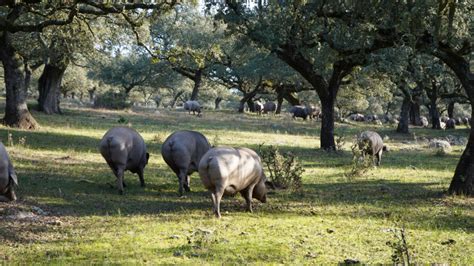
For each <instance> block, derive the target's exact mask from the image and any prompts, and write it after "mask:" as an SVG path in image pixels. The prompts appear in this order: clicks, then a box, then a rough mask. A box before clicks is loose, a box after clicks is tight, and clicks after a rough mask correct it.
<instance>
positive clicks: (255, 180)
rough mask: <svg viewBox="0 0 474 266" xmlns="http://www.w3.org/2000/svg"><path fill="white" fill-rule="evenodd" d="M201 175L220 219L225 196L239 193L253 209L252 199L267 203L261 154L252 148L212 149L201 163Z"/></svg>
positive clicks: (249, 208) (248, 207)
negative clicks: (221, 205) (222, 201)
mask: <svg viewBox="0 0 474 266" xmlns="http://www.w3.org/2000/svg"><path fill="white" fill-rule="evenodd" d="M199 176H201V181H202V183H203V184H204V186H205V187H206V188H207V189H208V190H209V191H210V192H211V198H212V203H213V211H214V213H215V215H216V216H217V217H218V218H220V217H221V212H220V203H221V199H222V196H223V195H235V194H236V193H237V192H240V194H241V195H242V196H243V197H244V198H245V201H246V203H247V210H248V211H250V212H252V198H256V199H258V200H259V201H261V202H263V203H265V202H266V201H267V196H266V195H267V189H266V187H265V180H266V178H265V174H264V173H263V167H262V162H261V160H260V157H259V156H258V155H257V154H256V153H255V152H254V151H253V150H251V149H247V148H235V149H234V148H230V147H217V148H213V149H210V150H209V151H208V152H207V153H206V154H204V156H203V157H202V159H201V162H200V163H199Z"/></svg>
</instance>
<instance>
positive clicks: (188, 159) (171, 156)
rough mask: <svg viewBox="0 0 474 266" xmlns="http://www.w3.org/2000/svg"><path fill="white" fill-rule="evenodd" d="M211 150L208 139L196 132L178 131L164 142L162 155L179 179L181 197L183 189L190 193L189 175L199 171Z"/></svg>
mask: <svg viewBox="0 0 474 266" xmlns="http://www.w3.org/2000/svg"><path fill="white" fill-rule="evenodd" d="M210 148H211V145H210V144H209V141H208V140H207V139H206V137H204V136H203V135H202V134H201V133H199V132H196V131H188V130H181V131H176V132H174V133H173V134H171V135H170V136H169V137H168V138H167V139H166V140H165V142H163V145H162V146H161V155H163V159H164V160H165V162H166V164H168V166H169V167H170V168H171V170H173V172H175V174H176V176H177V177H178V181H179V195H180V196H182V195H183V188H184V189H185V190H186V191H187V192H189V191H190V188H189V181H190V177H189V175H191V174H192V173H193V172H196V171H197V170H198V167H199V161H200V160H201V158H202V156H203V155H204V153H206V152H207V151H208V150H209V149H210Z"/></svg>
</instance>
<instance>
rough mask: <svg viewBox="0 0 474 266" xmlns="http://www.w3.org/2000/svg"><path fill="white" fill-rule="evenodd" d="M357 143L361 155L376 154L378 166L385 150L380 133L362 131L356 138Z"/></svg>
mask: <svg viewBox="0 0 474 266" xmlns="http://www.w3.org/2000/svg"><path fill="white" fill-rule="evenodd" d="M357 143H358V145H359V149H360V150H361V151H362V154H363V156H365V155H367V154H368V155H371V156H377V166H379V165H380V162H381V161H382V152H383V151H387V147H386V146H385V145H383V140H382V138H381V137H380V135H379V134H378V133H377V132H374V131H364V132H362V133H361V134H360V135H359V137H358V138H357Z"/></svg>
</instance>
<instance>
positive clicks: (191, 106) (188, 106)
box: [184, 101, 201, 116]
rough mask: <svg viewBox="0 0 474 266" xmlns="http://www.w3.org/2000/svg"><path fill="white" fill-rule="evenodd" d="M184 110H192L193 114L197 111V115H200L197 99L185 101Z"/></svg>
mask: <svg viewBox="0 0 474 266" xmlns="http://www.w3.org/2000/svg"><path fill="white" fill-rule="evenodd" d="M184 110H186V111H188V113H189V114H191V112H193V115H195V114H196V113H197V115H198V116H201V105H200V104H199V103H198V102H197V101H186V102H185V103H184Z"/></svg>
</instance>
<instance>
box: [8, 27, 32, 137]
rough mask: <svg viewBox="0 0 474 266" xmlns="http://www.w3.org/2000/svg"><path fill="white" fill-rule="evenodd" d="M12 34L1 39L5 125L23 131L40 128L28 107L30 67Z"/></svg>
mask: <svg viewBox="0 0 474 266" xmlns="http://www.w3.org/2000/svg"><path fill="white" fill-rule="evenodd" d="M9 35H10V33H7V32H4V33H3V35H2V36H1V37H0V60H1V61H2V64H3V70H4V77H3V78H4V80H5V90H6V105H5V116H4V118H3V124H5V125H6V126H10V127H18V128H23V129H36V128H38V127H39V125H38V123H37V122H36V120H35V119H34V118H33V116H32V115H31V113H30V111H29V110H28V106H27V102H26V101H27V89H28V88H27V86H28V83H29V80H28V79H29V74H28V71H29V69H28V66H27V65H26V64H25V63H24V62H23V58H22V57H21V55H20V54H18V53H17V51H16V50H15V48H14V47H13V45H12V44H11V40H10V36H9Z"/></svg>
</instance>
